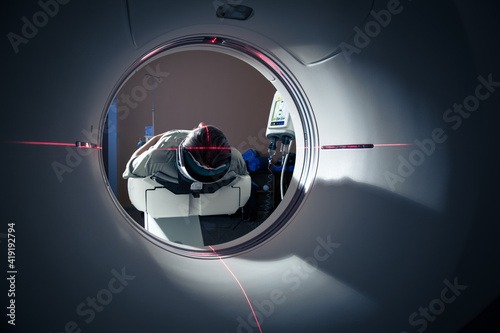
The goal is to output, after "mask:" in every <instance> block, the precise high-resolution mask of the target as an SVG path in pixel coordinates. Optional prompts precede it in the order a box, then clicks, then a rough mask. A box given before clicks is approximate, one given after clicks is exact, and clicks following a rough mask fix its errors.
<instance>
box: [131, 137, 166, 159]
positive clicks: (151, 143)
mask: <svg viewBox="0 0 500 333" xmlns="http://www.w3.org/2000/svg"><path fill="white" fill-rule="evenodd" d="M165 133H167V132H165ZM165 133H161V134H158V135H155V136H153V137H152V138H151V139H150V140H149V141H148V142H146V144H145V145H144V146H142V147H141V148H139V149H137V150H136V151H135V152H134V153H133V154H132V157H136V156H139V155H141V154H142V153H144V152H145V151H147V150H148V149H149V148H151V147H152V146H154V145H155V144H156V143H157V142H158V140H160V138H161V137H162V136H163V135H164V134H165Z"/></svg>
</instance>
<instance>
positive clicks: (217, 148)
mask: <svg viewBox="0 0 500 333" xmlns="http://www.w3.org/2000/svg"><path fill="white" fill-rule="evenodd" d="M177 149H178V148H158V149H157V150H177ZM184 149H187V150H196V149H201V150H203V149H210V150H224V149H234V148H232V147H184Z"/></svg>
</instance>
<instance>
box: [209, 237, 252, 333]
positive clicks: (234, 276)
mask: <svg viewBox="0 0 500 333" xmlns="http://www.w3.org/2000/svg"><path fill="white" fill-rule="evenodd" d="M208 247H209V248H210V249H211V250H212V251H213V252H214V253H215V255H216V256H217V257H218V258H219V259H220V261H221V262H222V263H223V264H224V266H226V269H227V270H228V271H229V273H231V275H232V276H233V278H234V279H235V280H236V282H238V285H239V286H240V288H241V291H243V295H245V298H246V299H247V302H248V305H250V309H251V310H252V313H253V317H254V318H255V322H256V323H257V326H258V327H259V331H260V333H262V329H261V328H260V324H259V320H258V319H257V316H256V315H255V311H254V310H253V306H252V303H250V300H249V299H248V296H247V293H246V292H245V289H243V286H242V285H241V283H240V281H239V280H238V278H237V277H236V275H234V273H233V272H232V271H231V269H230V268H229V267H228V266H227V265H226V263H225V262H224V260H223V259H222V258H221V257H220V256H219V255H218V254H217V252H215V250H214V248H213V247H212V246H210V245H209V246H208Z"/></svg>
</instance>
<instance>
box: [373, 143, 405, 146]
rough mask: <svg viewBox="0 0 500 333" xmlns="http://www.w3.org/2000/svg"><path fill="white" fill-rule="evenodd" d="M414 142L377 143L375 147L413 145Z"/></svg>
mask: <svg viewBox="0 0 500 333" xmlns="http://www.w3.org/2000/svg"><path fill="white" fill-rule="evenodd" d="M413 145H414V144H413V143H377V144H375V145H374V146H375V147H397V146H413Z"/></svg>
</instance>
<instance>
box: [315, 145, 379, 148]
mask: <svg viewBox="0 0 500 333" xmlns="http://www.w3.org/2000/svg"><path fill="white" fill-rule="evenodd" d="M367 148H373V145H372V144H362V145H330V146H321V149H367Z"/></svg>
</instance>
